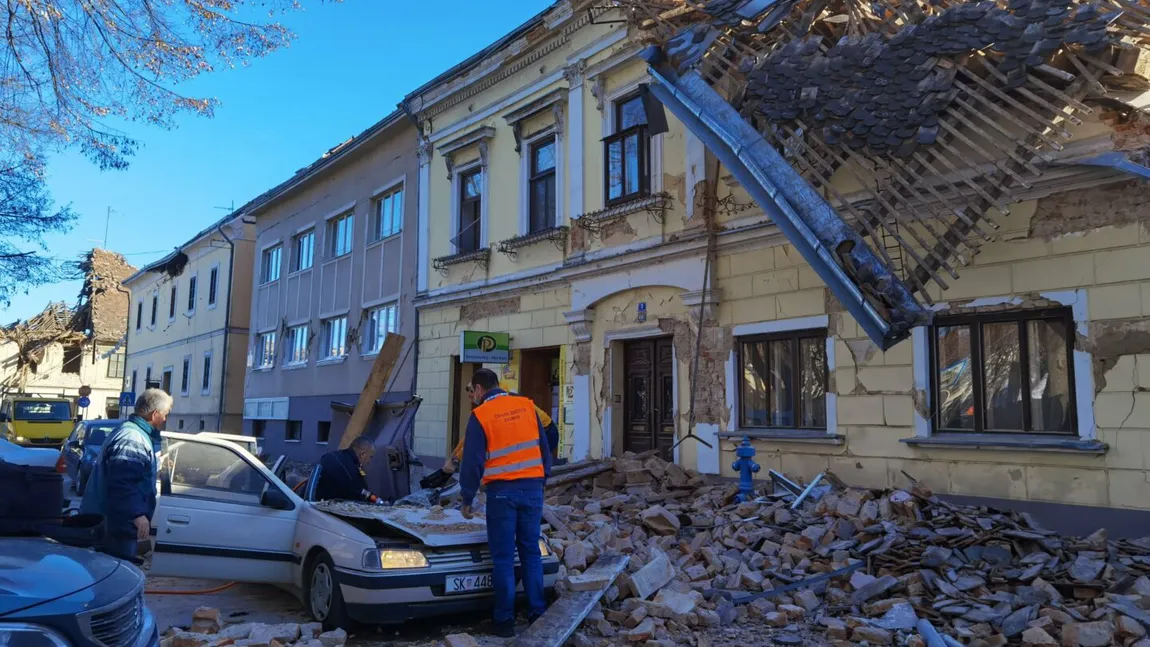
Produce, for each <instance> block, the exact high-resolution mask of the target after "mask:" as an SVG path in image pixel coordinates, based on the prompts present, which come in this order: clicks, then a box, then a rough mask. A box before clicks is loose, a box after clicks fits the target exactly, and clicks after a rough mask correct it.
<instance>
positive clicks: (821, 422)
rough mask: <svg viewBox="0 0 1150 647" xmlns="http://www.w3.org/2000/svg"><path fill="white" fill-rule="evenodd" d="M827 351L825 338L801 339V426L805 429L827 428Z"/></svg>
mask: <svg viewBox="0 0 1150 647" xmlns="http://www.w3.org/2000/svg"><path fill="white" fill-rule="evenodd" d="M826 352H827V344H826V340H824V339H814V338H807V339H803V340H800V341H799V361H800V362H802V367H801V368H802V372H801V377H802V384H801V385H800V388H801V391H799V406H800V407H801V414H802V417H801V419H800V421H799V426H800V427H802V428H804V429H825V428H826V426H827V404H826V396H827V394H826V384H827V358H826Z"/></svg>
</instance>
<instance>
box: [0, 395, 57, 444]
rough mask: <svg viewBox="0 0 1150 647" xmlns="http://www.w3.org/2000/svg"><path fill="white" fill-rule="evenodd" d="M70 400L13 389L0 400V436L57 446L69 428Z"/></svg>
mask: <svg viewBox="0 0 1150 647" xmlns="http://www.w3.org/2000/svg"><path fill="white" fill-rule="evenodd" d="M72 416H73V413H72V401H71V400H69V399H67V398H64V397H57V398H52V397H41V396H37V395H27V394H21V393H16V394H12V395H8V396H6V397H5V398H4V401H3V402H0V438H4V439H5V440H7V441H9V442H13V443H16V444H17V445H25V446H40V447H53V448H55V447H59V446H60V445H61V443H63V442H64V439H65V438H67V437H68V434H69V433H71V431H72V425H73V424H74V420H73V418H72Z"/></svg>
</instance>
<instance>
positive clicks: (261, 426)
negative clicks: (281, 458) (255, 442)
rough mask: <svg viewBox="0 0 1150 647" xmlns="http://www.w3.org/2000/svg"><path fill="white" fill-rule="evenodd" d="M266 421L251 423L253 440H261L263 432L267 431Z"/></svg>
mask: <svg viewBox="0 0 1150 647" xmlns="http://www.w3.org/2000/svg"><path fill="white" fill-rule="evenodd" d="M267 428H268V421H267V420H253V421H252V436H253V437H255V438H263V437H264V432H265V431H267Z"/></svg>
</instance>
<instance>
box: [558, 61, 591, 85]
mask: <svg viewBox="0 0 1150 647" xmlns="http://www.w3.org/2000/svg"><path fill="white" fill-rule="evenodd" d="M586 71H587V59H583V58H581V59H579V60H577V61H575V62H574V63H572V64H570V65H568V66H566V67H564V68H563V78H564V79H565V80H566V81H567V85H568V86H570V87H575V86H577V85H582V84H583V73H584V72H586Z"/></svg>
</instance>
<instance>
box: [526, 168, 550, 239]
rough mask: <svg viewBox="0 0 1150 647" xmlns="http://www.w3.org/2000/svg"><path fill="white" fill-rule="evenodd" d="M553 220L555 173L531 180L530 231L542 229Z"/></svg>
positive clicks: (548, 225)
mask: <svg viewBox="0 0 1150 647" xmlns="http://www.w3.org/2000/svg"><path fill="white" fill-rule="evenodd" d="M554 221H555V174H554V173H551V174H549V175H545V176H543V177H541V178H539V179H536V180H532V181H531V223H530V225H531V231H532V232H536V231H543V230H544V229H547V228H548V227H551V225H552V223H553V222H554Z"/></svg>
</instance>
